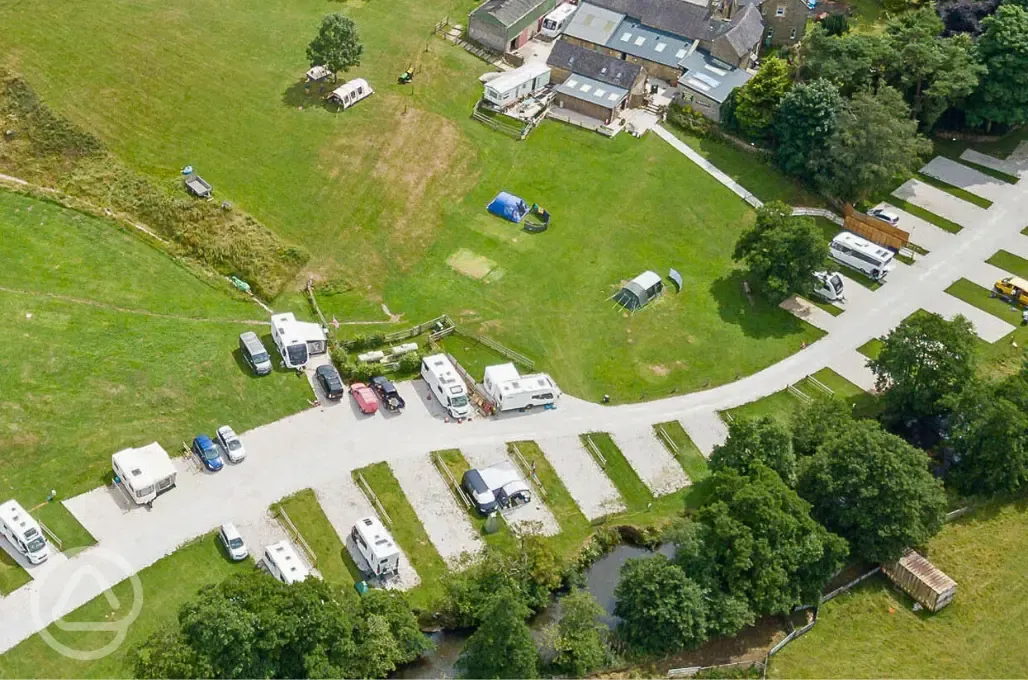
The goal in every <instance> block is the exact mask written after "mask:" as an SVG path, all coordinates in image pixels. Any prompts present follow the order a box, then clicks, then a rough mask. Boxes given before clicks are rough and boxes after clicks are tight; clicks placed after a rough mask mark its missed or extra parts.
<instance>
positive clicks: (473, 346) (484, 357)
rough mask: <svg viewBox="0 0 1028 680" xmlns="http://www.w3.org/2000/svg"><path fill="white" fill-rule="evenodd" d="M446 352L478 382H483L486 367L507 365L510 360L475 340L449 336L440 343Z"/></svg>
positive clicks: (460, 336) (461, 336)
mask: <svg viewBox="0 0 1028 680" xmlns="http://www.w3.org/2000/svg"><path fill="white" fill-rule="evenodd" d="M439 346H440V347H442V349H443V351H444V352H448V353H450V354H452V355H453V358H454V359H456V360H457V361H458V362H460V365H461V366H463V367H464V368H465V369H467V371H468V372H469V373H471V375H472V376H473V377H474V378H475V379H476V380H481V379H482V376H483V375H484V374H485V368H486V366H493V365H495V364H505V363H507V362H508V361H510V359H508V358H507V357H505V356H503V355H502V354H499V353H498V352H496V351H494V350H493V349H491V348H489V347H487V346H485V345H483V344H482V343H480V342H478V341H477V340H475V339H474V338H469V337H466V336H463V335H448V336H446V337H445V338H443V339H442V340H441V341H440V342H439Z"/></svg>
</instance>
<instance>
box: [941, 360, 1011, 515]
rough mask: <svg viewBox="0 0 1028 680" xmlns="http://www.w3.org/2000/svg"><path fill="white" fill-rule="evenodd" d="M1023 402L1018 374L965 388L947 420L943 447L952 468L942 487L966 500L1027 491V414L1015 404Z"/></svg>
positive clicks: (974, 383)
mask: <svg viewBox="0 0 1028 680" xmlns="http://www.w3.org/2000/svg"><path fill="white" fill-rule="evenodd" d="M1014 392H1016V393H1018V394H1014ZM1025 397H1028V389H1026V385H1025V380H1024V377H1023V371H1022V375H1019V376H1013V377H1012V378H1009V379H1007V380H1006V381H1004V383H1003V384H1000V385H990V384H988V383H982V382H977V381H973V382H972V383H971V384H969V385H967V386H965V387H964V389H963V391H962V392H961V393H960V395H959V396H958V397H957V398H956V399H955V403H954V405H953V408H952V414H951V416H950V419H949V430H950V437H949V439H948V441H947V442H946V443H947V445H948V446H949V447H950V448H951V449H952V452H953V455H954V459H955V463H954V464H953V467H952V468H951V469H950V471H949V474H948V475H947V476H946V481H947V483H949V484H952V485H953V486H954V487H955V488H956V489H957V490H958V491H960V493H962V494H966V495H992V494H996V493H1016V492H1018V491H1019V490H1021V489H1023V488H1025V487H1026V486H1028V415H1026V414H1025V410H1024V406H1023V405H1022V404H1019V403H1018V402H1019V401H1023V400H1024V399H1025Z"/></svg>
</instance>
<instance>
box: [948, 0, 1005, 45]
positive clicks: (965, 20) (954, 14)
mask: <svg viewBox="0 0 1028 680" xmlns="http://www.w3.org/2000/svg"><path fill="white" fill-rule="evenodd" d="M999 5H1000V0H945V1H942V2H937V3H936V4H935V10H936V11H937V12H938V13H939V18H940V19H942V23H943V24H944V26H945V29H944V30H943V35H946V36H952V35H957V34H960V33H966V34H968V35H969V36H971V37H972V38H975V37H977V36H978V35H980V34H981V32H982V26H981V20H982V19H984V18H985V17H987V16H990V15H991V14H992V13H993V12H995V11H996V8H997V7H999Z"/></svg>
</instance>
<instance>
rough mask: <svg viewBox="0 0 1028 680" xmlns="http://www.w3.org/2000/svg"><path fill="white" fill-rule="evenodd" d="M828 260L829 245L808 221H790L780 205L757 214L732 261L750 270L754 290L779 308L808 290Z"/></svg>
mask: <svg viewBox="0 0 1028 680" xmlns="http://www.w3.org/2000/svg"><path fill="white" fill-rule="evenodd" d="M826 257H828V245H827V244H826V243H825V240H824V237H823V235H822V234H821V231H820V230H819V229H818V228H817V225H816V224H815V223H814V221H813V220H812V219H810V218H809V217H792V208H791V207H789V206H788V205H786V204H785V203H782V202H781V201H772V202H771V203H766V204H764V205H763V206H762V207H761V208H760V209H758V210H757V221H756V223H755V224H754V225H753V226H752V227H751V228H749V229H747V230H746V231H744V232H743V233H742V235H741V236H740V237H739V240H738V241H737V242H736V244H735V251H734V252H733V253H732V259H734V260H736V261H744V262H745V263H746V265H747V266H748V267H749V270H750V276H751V277H752V279H753V283H754V286H755V288H756V289H757V290H759V291H760V292H761V293H762V294H763V295H764V297H766V298H767V299H768V301H770V302H772V303H774V304H778V303H779V302H781V301H782V300H785V299H786V298H787V297H789V296H790V295H792V294H794V293H805V292H807V291H809V290H810V288H811V286H812V282H813V273H814V271H816V270H817V269H818V268H819V267H821V266H823V264H824V261H825V258H826Z"/></svg>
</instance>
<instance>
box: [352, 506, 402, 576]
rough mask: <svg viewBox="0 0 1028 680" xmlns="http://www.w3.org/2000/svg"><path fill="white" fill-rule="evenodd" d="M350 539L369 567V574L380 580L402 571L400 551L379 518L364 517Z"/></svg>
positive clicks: (358, 522) (357, 524)
mask: <svg viewBox="0 0 1028 680" xmlns="http://www.w3.org/2000/svg"><path fill="white" fill-rule="evenodd" d="M350 537H351V538H353V543H354V545H356V546H357V550H358V551H360V554H361V557H363V558H364V561H365V562H366V563H367V565H368V570H367V573H368V574H369V575H370V576H378V577H379V578H382V577H385V576H391V575H393V574H397V573H399V571H400V549H399V548H397V547H396V543H395V542H394V541H393V537H392V536H390V535H389V532H388V531H386V528H385V527H384V526H382V522H380V521H379V520H378V518H377V517H364V518H363V519H360V520H358V521H357V523H356V524H354V525H353V529H351V530H350Z"/></svg>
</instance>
